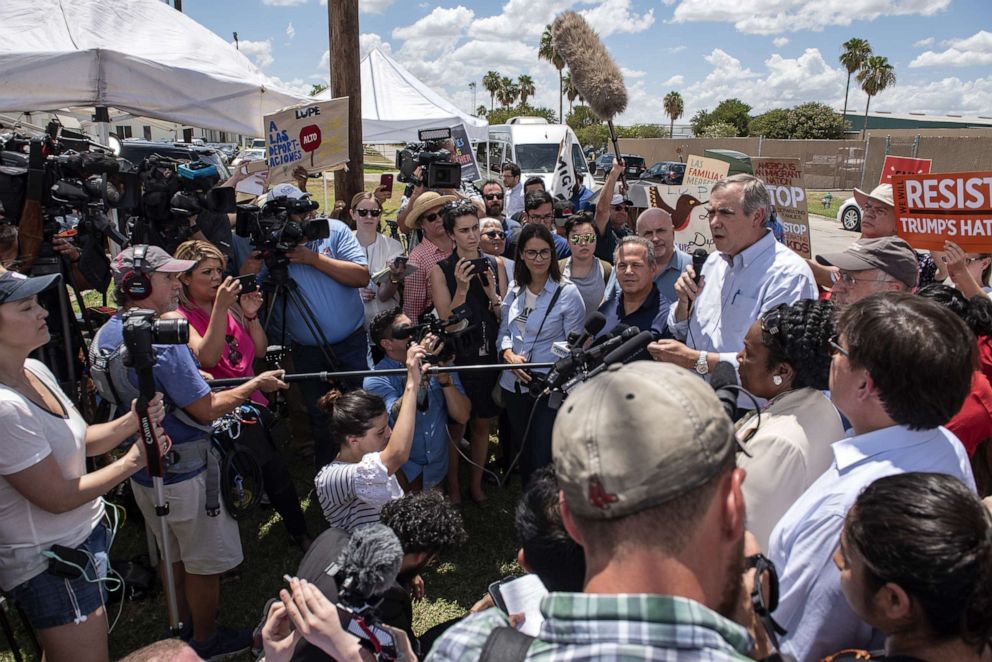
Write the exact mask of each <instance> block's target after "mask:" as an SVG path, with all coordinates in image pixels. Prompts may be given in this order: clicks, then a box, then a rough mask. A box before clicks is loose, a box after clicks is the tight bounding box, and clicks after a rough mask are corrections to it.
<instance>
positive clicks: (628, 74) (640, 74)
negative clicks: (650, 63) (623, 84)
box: [620, 67, 648, 78]
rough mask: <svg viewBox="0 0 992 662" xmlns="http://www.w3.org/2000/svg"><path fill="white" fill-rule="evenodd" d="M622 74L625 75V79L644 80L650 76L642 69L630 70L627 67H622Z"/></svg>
mask: <svg viewBox="0 0 992 662" xmlns="http://www.w3.org/2000/svg"><path fill="white" fill-rule="evenodd" d="M620 72H621V73H622V74H623V77H624V78H644V77H645V76H647V75H648V74H647V72H646V71H641V70H640V69H628V68H627V67H620Z"/></svg>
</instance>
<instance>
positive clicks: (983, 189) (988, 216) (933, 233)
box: [892, 172, 992, 253]
mask: <svg viewBox="0 0 992 662" xmlns="http://www.w3.org/2000/svg"><path fill="white" fill-rule="evenodd" d="M892 191H893V194H894V202H895V213H896V232H897V233H898V234H899V236H900V237H902V238H903V239H905V240H906V241H907V242H909V245H910V246H912V247H914V248H924V249H929V250H938V251H940V250H944V242H945V241H947V240H950V241H953V242H954V243H956V244H957V245H959V246H960V247H961V248H962V249H964V251H966V252H968V253H992V172H950V173H931V174H920V175H895V176H893V177H892Z"/></svg>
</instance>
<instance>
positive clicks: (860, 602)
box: [826, 472, 992, 662]
mask: <svg viewBox="0 0 992 662" xmlns="http://www.w3.org/2000/svg"><path fill="white" fill-rule="evenodd" d="M834 563H836V565H837V568H838V570H840V585H841V590H842V591H843V592H844V597H845V598H847V602H848V604H849V605H850V606H851V609H852V610H853V611H854V612H855V613H856V614H857V615H858V616H859V617H860V618H861V619H862V620H864V622H865V623H867V624H868V625H870V626H871V627H873V628H875V629H876V630H878V631H880V632H882V633H883V634H884V635H885V651H884V653H876V654H873V655H871V656H870V657H869V655H868V654H866V653H865V652H864V651H853V650H848V651H843V652H841V653H838V654H837V655H833V656H830V657H828V658H826V659H827V660H833V661H834V662H840V661H841V660H868V659H871V660H901V661H903V662H936V661H937V660H955V662H970V661H972V660H974V661H975V662H977V661H978V660H986V659H988V654H989V641H990V638H992V518H990V516H989V512H988V510H987V509H986V508H985V506H984V505H983V504H982V502H981V501H980V500H979V499H978V498H977V497H976V496H975V494H974V493H973V492H972V491H971V490H970V489H969V488H968V487H966V486H965V485H964V484H963V483H962V482H961V481H959V480H958V479H957V478H954V477H952V476H948V475H946V474H938V473H919V472H911V473H904V474H898V475H895V476H887V477H885V478H879V479H878V480H876V481H875V482H874V483H872V484H871V485H869V486H868V487H867V488H865V491H864V492H862V493H861V495H860V496H859V497H858V500H857V501H856V502H855V504H854V506H853V507H852V508H851V510H850V511H849V512H848V514H847V519H846V521H845V524H844V531H843V532H842V533H841V537H840V546H839V547H838V549H837V552H836V553H835V554H834Z"/></svg>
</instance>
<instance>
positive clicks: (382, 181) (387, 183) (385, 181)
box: [379, 172, 393, 198]
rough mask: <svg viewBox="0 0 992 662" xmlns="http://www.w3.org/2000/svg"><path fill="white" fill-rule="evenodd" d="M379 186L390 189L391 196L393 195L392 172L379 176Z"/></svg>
mask: <svg viewBox="0 0 992 662" xmlns="http://www.w3.org/2000/svg"><path fill="white" fill-rule="evenodd" d="M379 186H383V187H385V189H386V190H387V191H389V197H390V198H391V197H393V175H392V173H389V172H385V173H383V174H382V175H380V177H379Z"/></svg>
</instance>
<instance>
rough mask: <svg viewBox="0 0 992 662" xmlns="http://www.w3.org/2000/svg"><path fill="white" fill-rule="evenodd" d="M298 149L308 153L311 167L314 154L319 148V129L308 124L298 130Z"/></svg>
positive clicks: (314, 125)
mask: <svg viewBox="0 0 992 662" xmlns="http://www.w3.org/2000/svg"><path fill="white" fill-rule="evenodd" d="M300 147H301V148H302V149H303V151H304V152H310V165H311V166H313V157H314V153H315V152H316V151H317V148H318V147H320V127H319V126H317V125H316V124H308V125H307V126H305V127H303V128H302V129H300Z"/></svg>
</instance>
